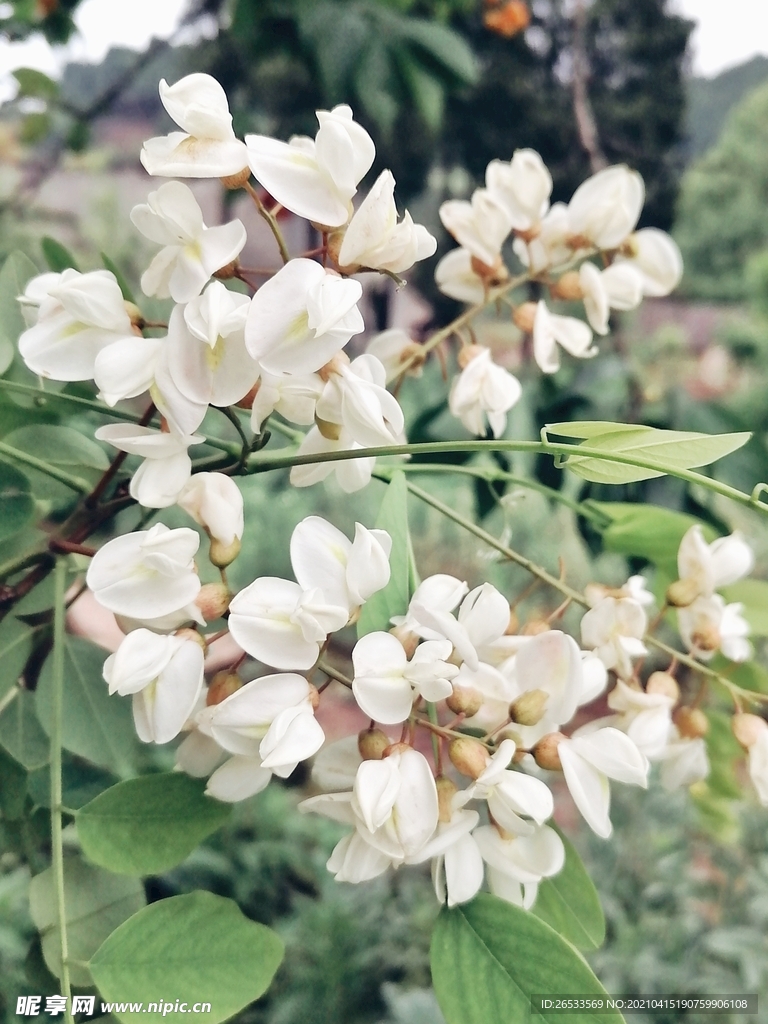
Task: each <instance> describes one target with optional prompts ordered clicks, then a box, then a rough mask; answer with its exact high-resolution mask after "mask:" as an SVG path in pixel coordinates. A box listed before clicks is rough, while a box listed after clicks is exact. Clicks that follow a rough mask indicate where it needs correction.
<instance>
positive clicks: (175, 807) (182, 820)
mask: <svg viewBox="0 0 768 1024" xmlns="http://www.w3.org/2000/svg"><path fill="white" fill-rule="evenodd" d="M204 789H205V780H202V779H192V778H190V777H189V776H188V775H184V774H183V773H181V772H167V773H164V774H162V775H145V776H143V777H142V778H138V779H128V780H127V781H126V782H119V783H118V784H117V785H116V786H112V787H111V788H110V789H108V790H106V791H105V792H104V793H101V794H100V795H99V796H97V797H96V799H95V800H91V802H90V803H88V804H86V805H85V807H83V808H81V809H80V810H79V811H78V812H77V834H78V836H79V837H80V842H81V844H82V847H83V850H84V852H85V854H86V855H87V856H88V857H89V858H90V860H92V861H93V862H94V863H96V864H100V865H101V866H102V867H105V868H109V870H110V871H118V872H119V873H120V874H125V875H151V874H159V873H160V872H161V871H167V870H168V869H169V868H172V867H175V865H176V864H178V863H180V862H181V861H182V860H184V858H185V857H187V856H188V855H189V854H190V853H191V852H192V851H193V850H194V849H195V847H196V846H197V845H198V844H199V843H201V842H202V840H203V839H205V837H206V836H209V835H210V834H211V833H212V832H215V831H216V829H217V828H219V827H220V826H221V825H223V824H224V822H225V821H226V820H227V818H228V817H229V815H230V813H231V810H232V808H231V806H230V805H229V804H225V803H220V802H219V801H218V800H214V799H212V798H211V797H208V796H205V794H204V792H203V791H204Z"/></svg>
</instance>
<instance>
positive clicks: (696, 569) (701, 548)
mask: <svg viewBox="0 0 768 1024" xmlns="http://www.w3.org/2000/svg"><path fill="white" fill-rule="evenodd" d="M754 564H755V556H754V555H753V553H752V549H751V548H750V547H749V545H748V544H747V543H746V541H745V540H744V537H743V536H742V534H741V533H740V532H739V531H738V530H736V531H735V532H734V533H732V534H731V535H730V536H729V537H719V538H718V539H717V540H715V541H713V542H712V543H711V544H708V543H707V542H706V540H705V539H704V533H703V532H702V528H701V526H699V525H698V524H697V525H695V526H692V527H691V528H690V530H688V531H687V533H686V534H685V536H684V537H683V539H682V540H681V542H680V548H679V549H678V552H677V571H678V573H679V574H680V579H681V580H684V581H686V583H687V585H688V587H689V588H690V591H691V599H692V600H693V599H694V598H695V597H699V596H701V597H711V596H712V594H713V593H714V592H715V590H718V589H719V588H720V587H725V586H728V585H729V584H730V583H736V582H737V581H738V580H740V579H743V578H744V577H745V576H747V575H748V574H749V573H750V572H751V571H752V568H753V566H754Z"/></svg>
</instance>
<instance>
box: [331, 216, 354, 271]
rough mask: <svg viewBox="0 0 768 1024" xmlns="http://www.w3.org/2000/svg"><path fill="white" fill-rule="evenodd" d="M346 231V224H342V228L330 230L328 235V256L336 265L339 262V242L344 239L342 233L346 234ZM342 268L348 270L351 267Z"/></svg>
mask: <svg viewBox="0 0 768 1024" xmlns="http://www.w3.org/2000/svg"><path fill="white" fill-rule="evenodd" d="M346 233H347V229H346V226H344V227H343V228H338V229H337V230H335V231H332V232H331V233H330V235H328V256H329V257H330V259H332V260H333V262H334V263H335V264H337V265H338V263H339V253H340V252H341V243H342V242H343V241H344V235H346ZM344 269H345V270H349V269H351V268H348V267H345V268H344Z"/></svg>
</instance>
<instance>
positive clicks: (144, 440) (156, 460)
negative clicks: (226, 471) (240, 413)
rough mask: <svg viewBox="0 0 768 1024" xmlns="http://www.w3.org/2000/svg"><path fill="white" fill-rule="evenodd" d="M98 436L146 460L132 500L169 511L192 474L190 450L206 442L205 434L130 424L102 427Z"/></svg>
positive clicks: (133, 486)
mask: <svg viewBox="0 0 768 1024" xmlns="http://www.w3.org/2000/svg"><path fill="white" fill-rule="evenodd" d="M95 436H96V438H97V440H99V441H108V442H109V444H111V445H114V447H115V448H118V449H119V450H120V451H122V452H127V453H128V454H129V455H139V456H141V458H143V459H144V461H143V462H142V464H141V465H140V466H139V468H138V469H137V470H136V472H135V473H134V474H133V477H132V478H131V486H130V493H131V497H132V498H135V499H136V501H138V503H139V504H140V505H143V506H144V508H168V506H169V505H173V504H175V502H176V500H177V499H178V497H179V495H180V494H181V493H182V491H183V489H184V487H185V485H186V484H187V482H188V481H189V478H190V475H191V473H192V460H191V459H190V457H189V454H188V452H187V449H188V448H189V446H190V445H193V444H204V442H205V438H204V437H203V436H202V435H201V434H173V433H162V432H161V431H159V430H153V429H152V427H138V426H134V425H133V424H129V423H110V424H108V425H107V426H105V427H99V429H98V430H97V431H96V434H95Z"/></svg>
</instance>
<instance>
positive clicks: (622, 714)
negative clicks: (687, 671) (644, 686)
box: [608, 679, 676, 761]
mask: <svg viewBox="0 0 768 1024" xmlns="http://www.w3.org/2000/svg"><path fill="white" fill-rule="evenodd" d="M675 702H676V698H675V697H671V696H668V695H667V694H665V693H648V692H646V691H645V690H639V689H635V688H634V687H631V686H627V684H626V683H625V682H623V681H622V680H621V679H619V680H618V682H617V683H616V688H615V689H614V690H612V691H611V693H610V694H609V695H608V707H609V708H611V710H612V711H616V712H618V714H617V716H616V720H615V722H614V724H615V725H616V728H618V729H621V730H622V732H625V733H626V734H627V736H629V738H630V739H631V740H632V742H633V743H634V744H635V746H636V747H637V749H638V750H639V751H640V752H641V753H642V754H645V756H646V757H647V758H648V760H649V761H657V760H659V759H660V758H661V757H662V756H663V755H664V752H665V751H666V749H667V743H668V741H669V736H670V732H671V730H672V728H673V725H672V708H673V707H674V705H675Z"/></svg>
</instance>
